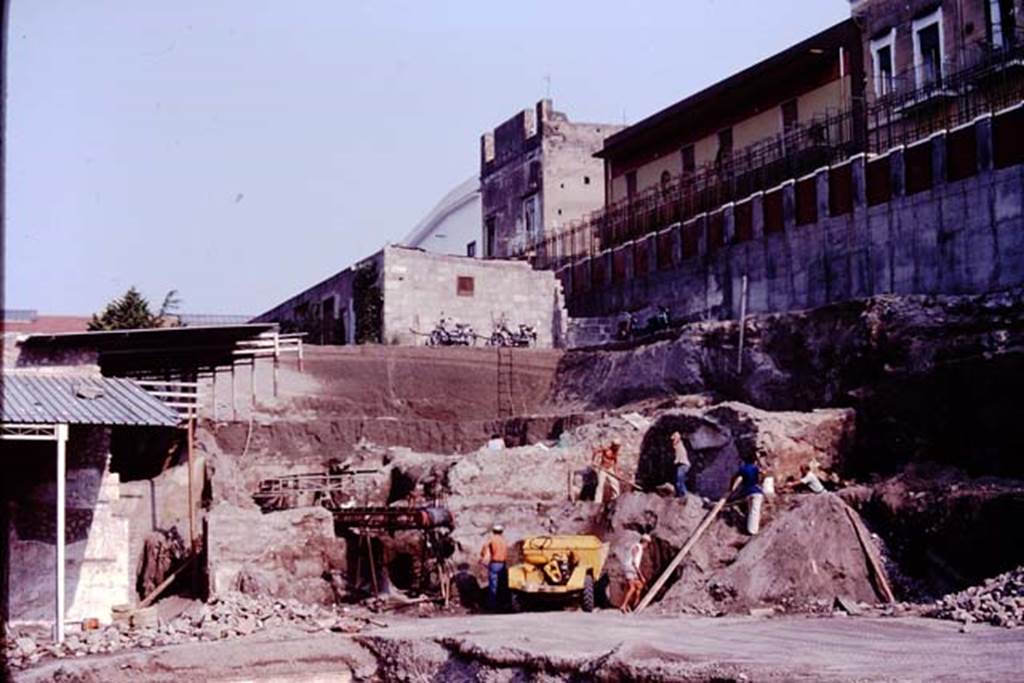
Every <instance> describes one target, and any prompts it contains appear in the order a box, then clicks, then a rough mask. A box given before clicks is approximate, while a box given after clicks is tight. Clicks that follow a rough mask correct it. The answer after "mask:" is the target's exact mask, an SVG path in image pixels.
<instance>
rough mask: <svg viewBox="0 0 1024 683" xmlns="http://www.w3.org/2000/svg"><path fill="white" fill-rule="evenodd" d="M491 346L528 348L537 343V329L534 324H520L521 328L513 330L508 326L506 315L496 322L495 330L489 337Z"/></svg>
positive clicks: (488, 342) (488, 340)
mask: <svg viewBox="0 0 1024 683" xmlns="http://www.w3.org/2000/svg"><path fill="white" fill-rule="evenodd" d="M487 344H488V345H489V346H511V347H516V348H526V347H529V346H535V345H536V344H537V330H536V329H534V327H533V325H519V329H518V330H515V331H513V330H512V329H510V328H509V326H508V321H507V320H505V318H504V317H502V318H500V319H498V320H497V321H495V323H494V331H493V332H491V336H490V337H489V338H488V339H487Z"/></svg>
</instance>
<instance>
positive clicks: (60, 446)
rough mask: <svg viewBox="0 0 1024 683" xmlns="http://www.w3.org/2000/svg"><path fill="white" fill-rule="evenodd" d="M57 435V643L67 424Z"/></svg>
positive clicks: (61, 625) (58, 636) (60, 625)
mask: <svg viewBox="0 0 1024 683" xmlns="http://www.w3.org/2000/svg"><path fill="white" fill-rule="evenodd" d="M56 436H57V538H56V541H57V605H56V614H55V615H54V622H53V638H54V640H55V641H56V642H58V643H63V642H64V613H65V611H64V602H65V601H64V555H65V548H64V542H65V527H66V518H65V514H66V511H65V509H64V506H65V504H66V500H65V497H66V491H65V485H66V479H67V443H68V426H67V425H66V424H59V425H57V426H56Z"/></svg>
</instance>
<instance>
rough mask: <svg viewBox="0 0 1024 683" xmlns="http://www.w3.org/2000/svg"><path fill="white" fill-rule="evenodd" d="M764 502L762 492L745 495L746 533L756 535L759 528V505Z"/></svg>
mask: <svg viewBox="0 0 1024 683" xmlns="http://www.w3.org/2000/svg"><path fill="white" fill-rule="evenodd" d="M763 504H764V494H763V493H752V494H750V495H749V496H747V533H748V534H750V535H751V536H756V535H757V532H758V531H760V530H761V506H762V505H763Z"/></svg>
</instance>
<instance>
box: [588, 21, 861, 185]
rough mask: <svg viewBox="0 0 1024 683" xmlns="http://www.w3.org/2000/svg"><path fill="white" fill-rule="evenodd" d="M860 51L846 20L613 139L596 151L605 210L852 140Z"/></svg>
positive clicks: (853, 29) (858, 92)
mask: <svg viewBox="0 0 1024 683" xmlns="http://www.w3.org/2000/svg"><path fill="white" fill-rule="evenodd" d="M860 50H861V40H860V36H859V32H858V30H857V26H856V25H855V23H854V22H853V21H852V20H847V21H844V22H842V23H840V24H837V25H835V26H833V27H831V28H829V29H826V30H825V31H822V32H821V33H818V34H817V35H814V36H812V37H810V38H808V39H807V40H804V41H801V42H800V43H798V44H797V45H794V46H792V47H791V48H789V49H787V50H784V51H783V52H780V53H779V54H777V55H774V56H772V57H770V58H768V59H766V60H764V61H763V62H760V63H759V64H756V65H754V66H752V67H750V68H748V69H746V70H744V71H742V72H740V73H738V74H735V75H734V76H732V77H730V78H727V79H725V80H724V81H720V82H719V83H716V84H715V85H712V86H711V87H709V88H707V89H705V90H703V91H701V92H698V93H696V94H695V95H692V96H690V97H687V98H686V99H684V100H681V101H680V102H677V103H676V104H674V105H672V106H670V107H668V108H666V109H664V110H662V111H660V112H657V113H655V114H653V115H651V116H649V117H647V118H646V119H644V120H642V121H640V122H638V123H636V124H634V125H632V126H630V127H629V128H626V129H625V130H623V131H621V132H619V133H616V134H615V135H612V136H610V137H609V138H608V139H607V140H605V144H604V147H603V148H602V149H601V151H600V152H599V153H598V156H599V157H601V158H602V159H604V161H605V179H606V183H607V185H606V197H607V201H608V204H610V205H611V204H616V203H620V202H624V201H629V200H631V199H633V198H636V197H638V196H640V195H641V194H643V193H645V192H667V191H669V188H670V186H671V185H673V184H678V183H680V182H681V183H682V184H684V185H686V184H692V183H694V182H698V179H699V178H700V177H701V175H702V174H703V175H704V176H706V175H708V174H709V173H710V174H712V175H723V176H725V175H735V174H737V173H740V172H742V169H741V168H737V167H738V166H742V165H743V164H744V162H748V161H749V162H750V163H761V162H764V161H768V160H770V159H771V158H772V157H778V158H781V157H783V156H785V155H787V154H792V153H794V152H796V151H797V150H799V149H803V148H807V147H813V146H816V145H818V144H820V143H826V142H831V141H835V140H838V139H851V138H852V137H853V134H854V132H855V131H853V130H852V129H851V128H850V127H849V125H848V123H847V121H846V120H844V119H843V118H842V116H843V114H845V113H846V112H849V111H850V110H851V109H852V108H853V106H854V104H855V103H856V102H858V101H859V99H860V98H861V96H862V80H863V79H862V78H861V74H860ZM844 123H847V125H846V126H845V129H843V130H838V129H837V128H838V127H841V126H843V124H844Z"/></svg>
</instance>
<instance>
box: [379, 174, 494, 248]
mask: <svg viewBox="0 0 1024 683" xmlns="http://www.w3.org/2000/svg"><path fill="white" fill-rule="evenodd" d="M480 235H481V232H480V179H479V178H478V177H477V176H476V175H475V174H474V175H473V177H472V178H469V179H467V180H465V181H463V182H461V183H459V184H458V185H456V186H455V187H454V188H452V190H451V191H450V192H448V194H446V195H445V196H444V197H442V198H441V201H439V202H438V203H437V205H436V206H434V208H432V209H431V210H430V212H429V213H427V215H426V216H424V217H423V219H422V220H420V222H419V223H417V224H416V226H415V227H414V228H413V229H412V230H411V231H410V232H409V234H408V235H406V236H405V239H403V240H402V241H401V242H400V243H399V244H401V245H402V246H404V247H414V248H417V249H423V250H424V251H429V252H433V253H436V254H450V255H452V256H475V257H478V256H482V255H483V254H482V250H481V248H480V246H481V245H480Z"/></svg>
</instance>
